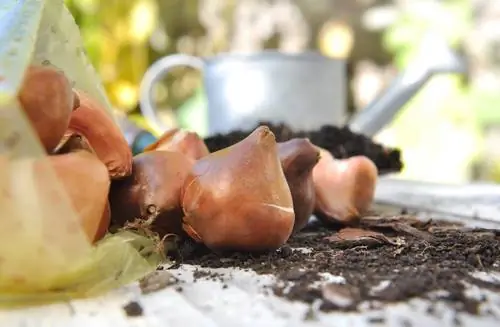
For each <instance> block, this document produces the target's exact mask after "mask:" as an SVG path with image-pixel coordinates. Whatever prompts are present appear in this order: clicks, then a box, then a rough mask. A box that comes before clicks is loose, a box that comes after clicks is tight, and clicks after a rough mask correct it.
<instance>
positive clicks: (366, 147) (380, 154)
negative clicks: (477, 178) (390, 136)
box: [205, 121, 403, 174]
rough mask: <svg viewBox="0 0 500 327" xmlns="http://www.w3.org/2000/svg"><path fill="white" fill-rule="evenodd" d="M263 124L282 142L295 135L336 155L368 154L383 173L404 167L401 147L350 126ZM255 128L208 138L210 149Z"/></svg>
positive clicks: (237, 140) (240, 137)
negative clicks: (305, 127) (302, 127)
mask: <svg viewBox="0 0 500 327" xmlns="http://www.w3.org/2000/svg"><path fill="white" fill-rule="evenodd" d="M259 125H267V126H269V128H270V129H271V130H272V131H273V133H274V134H275V136H276V140H277V141H278V142H284V141H288V140H290V139H292V138H309V140H310V141H311V142H312V143H313V144H315V145H317V146H319V147H321V148H323V149H325V150H328V151H329V152H330V153H331V154H332V155H333V156H334V157H335V158H339V159H343V158H349V157H353V156H357V155H364V156H366V157H368V158H370V159H371V160H372V161H373V162H374V163H375V165H376V166H377V168H378V169H379V172H380V174H385V173H389V172H398V171H400V170H401V169H402V167H403V163H402V161H401V151H400V150H399V149H393V148H388V147H384V146H383V145H380V144H378V143H376V142H374V141H373V140H372V139H370V138H368V137H366V136H364V135H362V134H357V133H354V132H352V131H350V130H349V128H348V127H336V126H331V125H325V126H323V127H321V128H320V129H319V130H316V131H293V130H292V129H290V127H288V126H287V125H285V124H272V123H270V122H265V121H262V122H259V123H258V124H257V125H256V126H255V128H257V127H258V126H259ZM252 131H253V129H252V130H249V131H242V130H235V131H232V132H230V133H227V134H216V135H213V136H210V137H207V138H205V143H206V145H207V147H208V149H209V150H210V152H213V151H217V150H220V149H223V148H226V147H228V146H230V145H233V144H235V143H237V142H239V141H241V140H243V139H244V138H245V137H247V136H248V135H249V134H250V133H251V132H252Z"/></svg>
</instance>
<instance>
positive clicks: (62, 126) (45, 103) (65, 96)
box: [18, 66, 76, 153]
mask: <svg viewBox="0 0 500 327" xmlns="http://www.w3.org/2000/svg"><path fill="white" fill-rule="evenodd" d="M18 98H19V102H20V104H21V107H22V109H23V111H24V112H25V114H26V116H27V118H28V119H29V121H30V122H31V125H32V126H33V129H34V130H35V132H36V134H37V135H38V137H39V139H40V142H41V143H42V145H43V147H44V148H45V150H46V151H47V152H48V153H50V152H52V150H53V149H54V148H55V147H56V146H57V145H58V144H59V141H60V140H61V138H62V137H63V135H64V132H65V131H66V129H67V128H68V125H69V121H70V115H71V112H72V111H73V108H74V107H75V106H76V104H75V96H74V93H73V90H72V89H71V84H70V81H69V80H68V78H66V76H65V75H64V73H62V72H60V71H59V70H56V69H55V68H52V67H46V66H31V67H29V68H28V69H27V71H26V73H25V76H24V80H23V84H22V85H21V89H20V91H19V95H18Z"/></svg>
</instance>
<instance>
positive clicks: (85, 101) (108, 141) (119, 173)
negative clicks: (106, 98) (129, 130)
mask: <svg viewBox="0 0 500 327" xmlns="http://www.w3.org/2000/svg"><path fill="white" fill-rule="evenodd" d="M76 92H77V94H78V97H79V99H80V100H79V101H80V106H79V107H78V109H76V110H75V111H73V113H72V114H71V120H70V123H69V128H68V132H70V133H71V132H72V133H76V134H79V135H82V136H84V137H85V139H86V140H87V141H88V143H89V144H90V145H91V146H92V148H93V149H94V151H95V153H96V155H97V157H98V158H99V159H100V160H101V161H102V162H103V163H104V164H105V165H106V167H108V171H109V175H110V177H111V179H119V178H123V177H125V176H128V175H130V173H131V169H132V151H131V150H130V147H129V145H128V143H127V140H126V139H125V137H124V136H123V134H122V132H121V130H120V128H119V127H118V125H117V124H115V122H114V121H113V119H112V118H111V116H110V115H109V113H108V112H107V111H106V109H105V108H104V107H103V106H102V105H101V104H100V103H99V102H97V101H96V100H94V99H92V98H91V97H90V96H88V95H87V94H85V93H84V92H82V91H79V90H77V91H76Z"/></svg>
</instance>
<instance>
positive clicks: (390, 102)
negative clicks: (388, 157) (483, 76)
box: [349, 34, 467, 137]
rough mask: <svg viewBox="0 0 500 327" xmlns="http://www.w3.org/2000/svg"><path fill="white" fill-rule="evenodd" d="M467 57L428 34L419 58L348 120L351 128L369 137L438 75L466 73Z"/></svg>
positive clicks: (440, 39) (438, 38)
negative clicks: (465, 59) (465, 58)
mask: <svg viewBox="0 0 500 327" xmlns="http://www.w3.org/2000/svg"><path fill="white" fill-rule="evenodd" d="M466 71H467V65H466V63H465V61H464V59H463V58H462V57H461V56H459V55H458V54H457V53H456V52H455V51H453V50H452V49H451V48H450V47H449V46H448V45H447V43H446V42H445V41H444V40H443V39H442V38H440V37H439V36H437V35H435V34H428V35H427V37H426V38H425V39H424V41H423V43H422V46H421V48H420V53H419V55H418V56H417V58H416V61H415V62H413V63H411V64H410V66H409V67H408V68H406V69H405V70H404V71H403V72H401V73H400V74H399V75H398V76H397V77H396V78H395V79H394V81H393V82H392V83H391V84H390V85H389V87H388V88H387V89H386V90H384V91H383V93H382V94H381V95H379V96H378V97H377V98H376V99H375V100H373V101H372V102H371V103H370V104H368V106H367V107H366V108H364V109H362V110H361V111H360V112H359V113H358V114H356V115H355V116H354V117H353V118H352V119H351V120H350V122H349V128H350V129H351V130H352V131H353V132H356V133H361V134H364V135H366V136H368V137H373V136H375V135H376V134H377V133H378V132H379V131H380V130H382V129H383V128H384V127H385V126H386V125H387V124H389V123H390V122H391V121H392V120H393V119H394V117H395V116H396V114H397V113H398V112H399V110H401V108H403V107H404V105H405V104H406V103H407V102H408V101H409V100H410V99H411V98H412V97H413V96H414V95H415V94H416V93H417V92H418V91H419V90H420V89H421V88H422V87H423V86H424V85H425V83H426V82H427V81H428V80H429V79H430V78H431V77H432V76H433V75H435V74H443V73H454V74H464V73H466Z"/></svg>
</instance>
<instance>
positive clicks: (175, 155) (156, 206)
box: [109, 151, 192, 236]
mask: <svg viewBox="0 0 500 327" xmlns="http://www.w3.org/2000/svg"><path fill="white" fill-rule="evenodd" d="M191 166H192V161H191V160H189V159H188V158H187V157H186V156H185V155H183V154H182V153H179V152H170V151H152V152H146V153H141V154H138V155H136V156H135V157H134V159H133V163H132V174H131V175H130V176H127V177H125V178H123V179H120V180H116V181H113V183H112V185H111V191H110V194H109V200H110V205H111V213H112V218H111V219H112V221H113V223H115V224H117V225H119V226H124V225H125V224H126V223H127V222H134V221H135V220H136V219H139V221H142V222H150V223H151V230H152V231H153V232H156V233H158V234H159V235H160V236H164V235H166V234H177V235H184V233H183V231H182V227H181V224H182V216H183V212H182V209H181V196H180V194H181V188H182V185H183V183H184V181H185V179H186V177H187V176H188V172H189V170H190V168H191Z"/></svg>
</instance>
